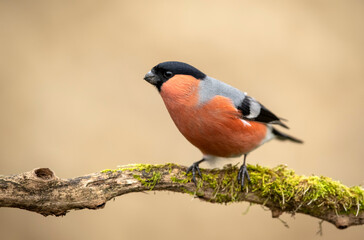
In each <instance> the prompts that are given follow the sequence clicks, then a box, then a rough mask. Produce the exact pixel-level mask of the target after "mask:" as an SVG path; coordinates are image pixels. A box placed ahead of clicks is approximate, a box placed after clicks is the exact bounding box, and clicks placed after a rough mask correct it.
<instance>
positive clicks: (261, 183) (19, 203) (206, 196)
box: [0, 163, 364, 229]
mask: <svg viewBox="0 0 364 240" xmlns="http://www.w3.org/2000/svg"><path fill="white" fill-rule="evenodd" d="M248 170H249V173H250V178H251V182H250V183H249V184H247V185H246V186H245V188H244V189H243V191H241V188H240V186H239V184H238V183H237V180H236V178H237V173H238V168H237V167H236V166H231V165H230V166H226V167H224V169H211V170H207V169H202V174H203V179H198V184H197V187H196V186H195V185H194V184H193V183H192V182H191V176H190V175H189V176H186V174H185V172H186V167H184V166H178V165H176V164H171V163H168V164H164V165H150V164H135V165H127V166H122V167H120V168H118V169H114V170H111V169H107V170H103V171H101V172H98V173H93V174H89V175H85V176H82V177H76V178H72V179H61V178H58V177H57V176H55V175H54V173H53V172H52V171H51V170H50V169H48V168H39V169H35V170H33V171H30V172H25V173H21V174H18V175H14V176H0V207H14V208H21V209H26V210H29V211H33V212H37V213H40V214H42V215H44V216H48V215H55V216H61V215H65V214H66V213H67V212H68V211H70V210H72V209H84V208H88V209H99V208H103V207H104V206H105V204H106V202H107V201H109V200H110V199H113V198H115V197H117V196H121V195H123V194H127V193H131V192H142V191H150V190H153V191H172V192H180V193H188V194H191V195H193V196H195V197H197V198H200V199H201V200H204V201H207V202H210V203H230V202H241V201H246V202H250V203H254V204H260V205H264V206H266V207H268V208H269V209H271V211H272V216H273V217H279V216H280V215H281V214H282V213H283V212H287V213H291V214H295V213H304V214H307V215H310V216H313V217H316V218H319V219H322V220H324V221H327V222H330V223H333V224H334V225H335V226H336V227H337V228H340V229H343V228H347V227H349V226H353V225H361V224H364V204H363V203H364V190H363V188H361V187H359V186H355V187H346V186H344V185H342V184H341V183H339V182H337V181H333V180H332V179H330V178H327V177H317V176H310V177H306V176H299V175H296V174H295V173H294V171H292V170H288V169H286V167H285V166H278V167H276V168H273V169H269V168H265V167H261V166H252V165H249V166H248Z"/></svg>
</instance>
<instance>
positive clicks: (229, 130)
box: [144, 61, 303, 189]
mask: <svg viewBox="0 0 364 240" xmlns="http://www.w3.org/2000/svg"><path fill="white" fill-rule="evenodd" d="M144 80H146V81H147V82H148V83H150V84H152V85H154V86H155V87H156V88H157V90H158V92H159V93H160V96H161V97H162V99H163V101H164V104H165V106H166V108H167V110H168V112H169V114H170V116H171V118H172V120H173V121H174V123H175V125H176V126H177V128H178V130H179V131H180V132H181V133H182V135H183V136H184V137H185V138H186V139H187V140H188V141H189V142H190V143H191V144H192V145H194V146H195V147H197V148H198V149H199V150H200V151H201V153H202V155H203V157H202V159H201V160H199V161H196V162H194V163H193V164H192V165H191V166H190V167H189V168H188V169H187V172H186V174H189V173H190V172H192V181H193V182H194V183H195V185H197V181H196V173H197V174H198V175H199V176H200V177H201V178H202V174H201V170H200V168H199V164H200V163H202V162H204V161H207V162H208V161H209V160H210V161H212V160H213V159H215V158H216V157H219V158H235V157H241V156H242V155H244V160H243V164H242V165H241V167H240V169H239V172H238V175H237V181H238V183H239V184H240V185H241V189H243V187H244V183H245V178H246V179H247V180H248V182H250V176H249V172H248V170H247V167H246V157H247V155H248V154H249V153H250V152H251V151H253V150H255V149H256V148H258V147H259V146H261V145H263V144H264V143H266V142H268V141H270V140H272V139H278V140H282V141H284V140H288V141H292V142H295V143H303V141H302V140H300V139H298V138H295V137H292V136H290V135H287V134H286V133H283V132H281V131H280V130H278V129H277V128H276V127H277V126H280V127H283V128H286V129H288V126H287V125H286V124H285V123H284V121H286V120H285V119H283V118H280V117H277V116H276V115H275V114H274V113H272V112H271V111H270V110H268V109H267V108H266V107H265V106H264V105H262V104H261V103H260V102H258V101H257V100H256V99H254V98H253V97H250V96H248V94H247V93H246V92H242V91H240V90H239V89H237V88H235V87H233V86H230V85H228V84H227V83H224V82H222V81H219V80H217V79H215V78H212V77H209V76H208V75H206V74H205V73H203V72H202V71H200V70H198V69H197V68H195V67H193V66H192V65H189V64H187V63H184V62H179V61H166V62H162V63H159V64H157V65H156V66H154V67H153V68H152V69H151V70H150V71H149V72H148V73H147V74H146V75H145V77H144Z"/></svg>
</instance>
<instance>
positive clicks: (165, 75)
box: [164, 71, 173, 78]
mask: <svg viewBox="0 0 364 240" xmlns="http://www.w3.org/2000/svg"><path fill="white" fill-rule="evenodd" d="M172 76H173V73H172V72H170V71H166V72H164V77H166V78H171V77H172Z"/></svg>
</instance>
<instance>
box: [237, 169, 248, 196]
mask: <svg viewBox="0 0 364 240" xmlns="http://www.w3.org/2000/svg"><path fill="white" fill-rule="evenodd" d="M245 177H246V179H248V182H250V176H249V172H248V169H247V168H246V165H245V163H244V164H243V165H242V166H241V167H240V170H239V173H238V183H240V184H241V190H242V191H243V187H244V181H245Z"/></svg>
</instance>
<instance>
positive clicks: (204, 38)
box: [0, 0, 364, 240]
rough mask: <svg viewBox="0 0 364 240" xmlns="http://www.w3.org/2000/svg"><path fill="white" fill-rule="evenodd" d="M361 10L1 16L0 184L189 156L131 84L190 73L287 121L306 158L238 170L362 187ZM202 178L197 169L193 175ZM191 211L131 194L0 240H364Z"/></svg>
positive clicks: (266, 149) (15, 12) (3, 4)
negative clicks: (161, 73)
mask: <svg viewBox="0 0 364 240" xmlns="http://www.w3.org/2000/svg"><path fill="white" fill-rule="evenodd" d="M363 46H364V2H363V1H345V0H342V1H333V0H327V1H196V0H195V1H112V0H108V1H49V0H47V1H6V0H0V111H1V113H0V114H1V117H0V133H1V134H0V174H3V175H9V174H16V173H20V172H24V171H29V170H31V169H34V168H36V167H49V168H51V169H52V170H54V171H55V173H56V174H57V175H58V176H59V177H62V178H70V177H76V176H80V175H84V174H87V173H92V172H96V171H99V170H102V169H105V168H114V167H116V166H117V165H123V164H128V163H165V162H175V163H178V164H183V165H189V164H191V163H192V162H193V161H196V160H198V159H199V158H200V157H201V155H200V153H199V151H198V150H197V149H195V148H194V147H193V146H192V145H190V144H189V143H188V142H187V141H186V140H185V139H184V138H183V136H182V135H181V134H180V133H179V132H178V131H177V129H176V127H175V126H174V124H173V122H172V120H171V119H170V117H169V115H168V113H167V111H166V109H165V107H164V105H163V102H162V100H161V98H160V96H159V95H158V92H157V91H156V90H155V89H154V88H153V87H152V86H151V85H149V84H147V83H146V82H145V81H143V76H144V74H145V73H146V72H148V71H149V70H150V69H151V68H152V67H153V66H154V65H156V64H157V63H159V62H162V61H166V60H179V61H185V62H188V63H190V64H192V65H194V66H196V67H197V68H199V69H201V70H202V71H204V72H205V73H207V74H208V75H210V76H212V77H215V78H218V79H220V80H223V81H225V82H227V83H229V84H231V85H233V86H236V87H237V88H239V89H241V90H243V91H246V92H248V93H249V94H250V95H251V96H253V97H255V98H257V99H258V100H260V101H261V102H262V103H263V104H264V105H266V106H267V107H268V108H270V109H271V110H272V111H273V112H275V113H277V114H278V115H279V116H282V117H284V118H287V119H289V125H290V127H291V130H290V131H289V133H290V134H292V135H294V136H297V137H299V138H302V139H303V140H305V144H304V145H296V144H291V143H282V142H277V141H274V142H270V143H268V144H266V145H265V146H263V147H262V148H259V149H258V150H256V151H255V152H254V153H252V154H251V155H250V156H249V158H248V162H249V163H250V164H256V163H259V164H260V165H263V166H271V167H273V166H276V165H278V164H287V165H288V167H289V168H292V169H294V170H296V172H297V173H298V174H305V175H311V174H316V175H325V176H329V177H332V178H334V179H337V180H340V181H341V182H343V183H344V184H347V185H358V184H363V183H364V174H363V169H364V161H363V155H364V147H363V143H364V134H363V133H364V126H363V124H362V122H363V117H364V108H363V102H364V47H363ZM202 166H203V167H204V165H202ZM247 207H248V204H246V203H243V204H231V205H227V206H223V205H213V204H208V203H204V202H201V201H199V200H197V199H194V200H193V199H192V198H191V196H188V195H181V194H173V193H168V192H157V193H153V192H150V193H147V194H128V195H126V196H123V197H119V198H117V199H116V200H115V201H111V202H108V203H107V204H106V207H105V209H103V210H98V211H91V210H83V211H72V212H70V213H69V214H67V216H66V217H59V218H56V217H47V218H45V217H43V216H40V215H38V214H35V213H31V212H26V211H23V210H18V209H7V208H2V209H0V235H1V239H38V240H40V239H141V238H148V239H249V240H252V239H263V238H265V239H267V238H268V239H293V238H294V239H297V240H298V239H343V238H349V237H350V239H363V236H364V227H362V226H361V227H352V228H349V229H347V230H344V231H343V230H341V231H339V230H336V228H335V227H333V226H332V225H331V224H327V223H324V224H323V232H324V235H323V237H319V236H317V235H315V234H316V232H317V230H318V222H319V221H318V220H317V219H314V218H311V217H307V216H304V215H296V216H295V217H291V216H289V215H287V214H286V215H283V216H282V219H283V220H284V221H287V223H288V224H289V226H290V228H289V229H287V228H285V227H284V226H283V224H282V223H281V222H280V221H279V220H276V219H272V218H271V214H270V212H268V211H264V209H262V208H261V207H260V206H252V207H251V208H250V209H249V212H248V213H247V214H246V215H243V213H244V212H245V210H246V209H247Z"/></svg>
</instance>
